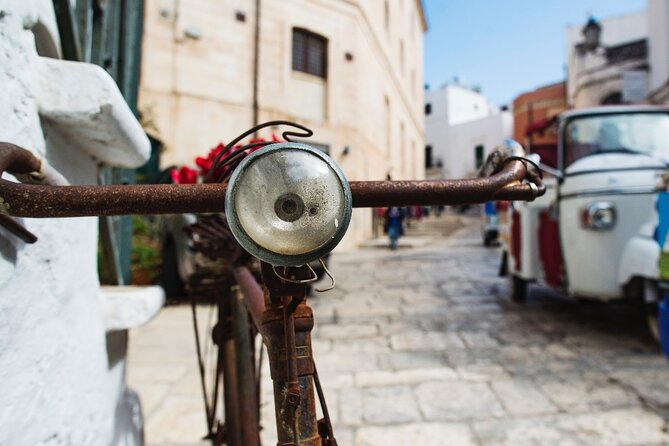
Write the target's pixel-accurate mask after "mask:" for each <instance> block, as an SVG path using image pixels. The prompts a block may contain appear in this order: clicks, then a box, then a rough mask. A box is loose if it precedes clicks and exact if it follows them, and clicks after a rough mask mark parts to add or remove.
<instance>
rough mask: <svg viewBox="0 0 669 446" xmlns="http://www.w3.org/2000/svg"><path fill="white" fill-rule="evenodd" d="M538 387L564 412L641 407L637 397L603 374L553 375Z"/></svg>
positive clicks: (538, 384)
mask: <svg viewBox="0 0 669 446" xmlns="http://www.w3.org/2000/svg"><path fill="white" fill-rule="evenodd" d="M537 386H538V387H539V388H540V389H541V391H542V392H543V393H544V395H546V396H547V397H548V398H549V399H550V400H551V401H552V402H553V403H555V404H556V405H557V406H558V407H559V408H560V409H562V410H564V411H582V412H583V411H589V410H601V409H612V408H618V407H623V406H627V407H630V406H635V405H638V404H639V398H638V396H637V395H636V394H634V393H633V392H631V391H630V390H627V389H625V388H624V387H622V386H620V385H618V384H616V383H615V382H611V380H609V379H608V378H607V377H606V376H604V375H601V374H592V373H590V374H588V373H583V374H574V373H570V374H566V375H564V374H563V375H550V376H548V377H545V378H544V379H543V380H541V381H540V382H538V383H537Z"/></svg>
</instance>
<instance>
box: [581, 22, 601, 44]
mask: <svg viewBox="0 0 669 446" xmlns="http://www.w3.org/2000/svg"><path fill="white" fill-rule="evenodd" d="M582 33H583V35H584V36H585V47H586V49H587V50H588V51H595V50H596V49H597V47H598V46H599V38H600V36H601V34H602V26H601V25H600V24H599V22H598V21H597V20H596V19H595V18H594V17H592V16H591V17H590V18H589V19H588V22H587V23H586V24H585V26H584V27H583V30H582Z"/></svg>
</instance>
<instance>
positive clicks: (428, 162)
mask: <svg viewBox="0 0 669 446" xmlns="http://www.w3.org/2000/svg"><path fill="white" fill-rule="evenodd" d="M433 165H434V161H433V159H432V146H425V168H426V169H429V168H431V167H432V166H433Z"/></svg>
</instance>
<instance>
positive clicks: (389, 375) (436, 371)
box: [355, 367, 458, 387]
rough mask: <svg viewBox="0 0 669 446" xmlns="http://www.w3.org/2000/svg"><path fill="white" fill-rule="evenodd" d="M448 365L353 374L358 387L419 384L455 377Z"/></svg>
mask: <svg viewBox="0 0 669 446" xmlns="http://www.w3.org/2000/svg"><path fill="white" fill-rule="evenodd" d="M457 376H458V375H457V374H456V373H455V371H454V370H453V369H451V368H449V367H438V368H437V367H435V368H415V369H405V370H397V371H389V370H377V371H369V372H360V373H356V374H355V385H356V386H358V387H367V386H387V385H395V384H419V383H422V382H427V381H443V380H452V379H456V378H457Z"/></svg>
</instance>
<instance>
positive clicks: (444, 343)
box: [390, 331, 465, 351]
mask: <svg viewBox="0 0 669 446" xmlns="http://www.w3.org/2000/svg"><path fill="white" fill-rule="evenodd" d="M390 346H391V347H392V349H393V350H396V351H402V350H411V351H417V350H445V349H449V348H464V347H465V344H464V343H463V342H462V339H460V337H459V336H458V335H457V334H456V333H440V332H423V331H413V332H407V333H398V334H395V335H392V336H391V337H390Z"/></svg>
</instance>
